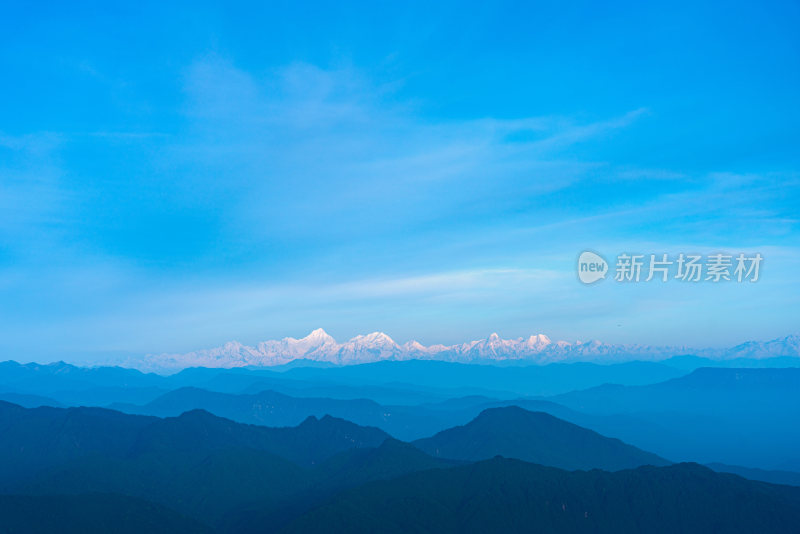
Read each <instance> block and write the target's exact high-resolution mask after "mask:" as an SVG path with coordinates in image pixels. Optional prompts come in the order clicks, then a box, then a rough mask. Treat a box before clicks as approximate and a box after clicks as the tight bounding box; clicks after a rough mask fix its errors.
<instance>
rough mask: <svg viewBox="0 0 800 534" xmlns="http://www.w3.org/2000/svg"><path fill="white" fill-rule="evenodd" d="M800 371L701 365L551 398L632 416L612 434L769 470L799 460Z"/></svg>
mask: <svg viewBox="0 0 800 534" xmlns="http://www.w3.org/2000/svg"><path fill="white" fill-rule="evenodd" d="M798 392H800V369H797V368H786V369H717V368H714V369H711V368H703V369H698V370H696V371H694V372H692V373H691V374H689V375H687V376H684V377H681V378H676V379H673V380H668V381H666V382H661V383H658V384H651V385H646V386H619V385H605V386H600V387H596V388H592V389H588V390H584V391H576V392H572V393H568V394H564V395H558V396H556V397H552V398H551V400H553V401H556V402H557V403H559V404H562V405H564V406H567V407H569V408H572V409H574V410H578V411H581V412H584V413H586V414H590V415H603V416H615V417H617V416H620V415H623V416H633V417H635V418H637V419H639V420H641V421H643V423H644V424H640V425H631V426H628V427H627V428H626V427H625V426H624V425H621V426H620V427H619V428H618V429H617V430H616V431H615V432H614V434H615V435H616V436H617V437H619V438H621V439H624V440H625V441H627V442H629V443H633V444H635V445H636V446H639V447H642V448H645V449H647V450H651V451H654V452H656V453H658V454H662V455H664V456H667V457H669V458H673V459H677V460H684V459H691V460H696V461H702V462H722V463H727V464H732V465H747V466H753V467H762V468H765V469H781V467H780V466H786V465H795V464H796V465H800V425H796V424H792V421H797V420H800V394H798Z"/></svg>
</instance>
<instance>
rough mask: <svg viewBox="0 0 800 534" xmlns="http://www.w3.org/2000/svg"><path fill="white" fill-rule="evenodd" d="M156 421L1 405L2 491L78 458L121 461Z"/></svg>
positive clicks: (99, 410)
mask: <svg viewBox="0 0 800 534" xmlns="http://www.w3.org/2000/svg"><path fill="white" fill-rule="evenodd" d="M155 421H157V419H156V418H154V417H146V416H136V415H127V414H123V413H119V412H115V411H112V410H105V409H102V408H68V409H63V408H51V407H40V408H32V409H26V408H23V407H21V406H18V405H15V404H10V403H6V402H0V437H2V438H1V439H0V487H3V485H5V484H7V483H9V482H10V481H13V480H14V479H15V478H16V477H21V476H25V475H29V474H31V473H34V472H36V471H38V470H40V469H43V468H45V467H49V466H52V465H57V464H59V463H62V462H66V461H69V460H73V459H76V458H80V457H85V456H90V455H107V456H113V457H120V456H122V455H124V454H126V453H127V452H128V451H129V449H130V447H131V445H132V444H133V443H134V441H135V439H136V437H137V436H138V435H139V432H141V431H142V429H144V428H145V427H146V426H147V425H150V424H152V423H153V422H155Z"/></svg>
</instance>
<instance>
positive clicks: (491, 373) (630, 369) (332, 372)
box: [284, 360, 685, 395]
mask: <svg viewBox="0 0 800 534" xmlns="http://www.w3.org/2000/svg"><path fill="white" fill-rule="evenodd" d="M683 374H685V371H682V370H679V369H676V368H674V367H670V366H668V365H664V364H661V363H656V362H626V363H619V364H613V365H599V364H594V363H584V362H579V363H552V364H548V365H528V366H515V367H501V366H497V365H478V364H465V363H451V362H441V361H430V360H408V361H383V362H376V363H365V364H360V365H349V366H345V367H335V368H331V369H318V368H313V367H300V368H296V369H290V370H288V371H286V372H285V373H284V376H285V377H286V378H291V379H296V380H297V379H300V380H313V379H325V380H328V381H332V382H337V383H340V384H355V385H365V384H373V385H374V384H396V383H405V384H414V385H417V386H430V387H435V388H466V387H473V388H480V389H484V390H495V391H505V392H510V393H512V394H516V395H554V394H557V393H562V392H567V391H572V390H575V389H582V388H587V387H592V386H594V385H600V384H603V383H608V382H614V383H618V384H649V383H653V382H660V381H663V380H667V379H669V378H674V377H677V376H681V375H683Z"/></svg>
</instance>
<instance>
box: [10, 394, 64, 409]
mask: <svg viewBox="0 0 800 534" xmlns="http://www.w3.org/2000/svg"><path fill="white" fill-rule="evenodd" d="M0 401H3V402H10V403H11V404H18V405H20V406H23V407H25V408H38V407H39V406H53V407H56V408H57V407H61V406H62V405H61V403H60V402H58V401H57V400H55V399H51V398H50V397H43V396H41V395H32V394H30V393H14V392H3V393H0Z"/></svg>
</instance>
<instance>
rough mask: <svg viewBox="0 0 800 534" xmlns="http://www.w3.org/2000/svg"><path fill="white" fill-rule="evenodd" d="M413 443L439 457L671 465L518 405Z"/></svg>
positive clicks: (589, 465)
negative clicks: (500, 457)
mask: <svg viewBox="0 0 800 534" xmlns="http://www.w3.org/2000/svg"><path fill="white" fill-rule="evenodd" d="M414 445H415V446H416V447H418V448H419V449H421V450H422V451H424V452H427V453H428V454H431V455H433V456H436V457H441V458H451V459H454V460H471V461H474V460H485V459H488V458H492V457H494V456H497V455H501V456H505V457H509V458H518V459H520V460H525V461H529V462H534V463H538V464H542V465H549V466H554V467H560V468H562V469H593V468H597V469H606V470H617V469H626V468H631V467H637V466H640V465H666V464H667V463H669V462H667V461H666V460H664V459H663V458H659V457H658V456H656V455H654V454H651V453H648V452H645V451H642V450H640V449H637V448H636V447H632V446H630V445H627V444H625V443H623V442H621V441H619V440H617V439H612V438H607V437H605V436H601V435H600V434H597V433H596V432H593V431H591V430H587V429H585V428H581V427H579V426H577V425H573V424H572V423H568V422H566V421H562V420H561V419H558V418H556V417H553V416H552V415H549V414H546V413H543V412H529V411H527V410H523V409H522V408H519V407H517V406H509V407H504V408H490V409H488V410H484V411H483V412H481V414H480V415H479V416H478V417H476V418H475V419H474V420H473V421H471V422H470V423H468V424H466V425H464V426H459V427H455V428H451V429H448V430H444V431H442V432H439V433H438V434H436V435H435V436H433V437H430V438H426V439H421V440H417V441H415V442H414Z"/></svg>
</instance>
